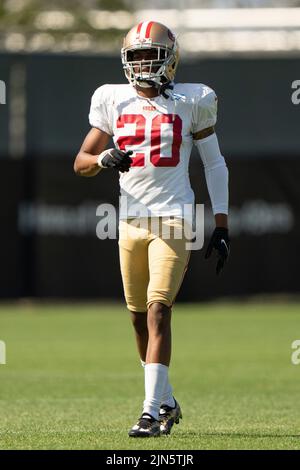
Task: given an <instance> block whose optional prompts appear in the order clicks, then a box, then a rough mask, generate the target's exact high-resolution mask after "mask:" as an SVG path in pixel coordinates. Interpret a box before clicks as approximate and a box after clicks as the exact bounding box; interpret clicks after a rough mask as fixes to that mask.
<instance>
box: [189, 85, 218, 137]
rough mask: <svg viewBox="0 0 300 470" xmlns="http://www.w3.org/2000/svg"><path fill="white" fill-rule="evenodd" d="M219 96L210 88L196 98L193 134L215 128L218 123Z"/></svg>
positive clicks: (193, 114)
mask: <svg viewBox="0 0 300 470" xmlns="http://www.w3.org/2000/svg"><path fill="white" fill-rule="evenodd" d="M217 109H218V106H217V96H216V94H215V92H214V90H212V89H211V88H209V87H204V88H203V89H202V90H201V93H199V94H197V95H196V96H195V98H194V103H193V109H192V129H191V130H192V134H195V133H196V132H198V131H202V130H203V129H206V128H207V127H211V126H214V125H215V124H216V122H217Z"/></svg>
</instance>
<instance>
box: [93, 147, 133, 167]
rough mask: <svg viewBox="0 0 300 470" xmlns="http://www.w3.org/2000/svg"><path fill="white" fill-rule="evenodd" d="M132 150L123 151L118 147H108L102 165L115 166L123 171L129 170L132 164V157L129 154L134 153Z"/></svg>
mask: <svg viewBox="0 0 300 470" xmlns="http://www.w3.org/2000/svg"><path fill="white" fill-rule="evenodd" d="M132 153H133V152H132V151H131V150H129V151H128V152H123V151H122V150H118V149H108V150H107V151H106V153H105V155H104V157H103V158H102V160H101V165H102V166H103V167H105V168H115V169H116V170H118V171H121V173H124V172H125V171H129V168H130V165H131V163H132V158H130V156H129V155H132Z"/></svg>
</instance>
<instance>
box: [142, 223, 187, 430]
mask: <svg viewBox="0 0 300 470" xmlns="http://www.w3.org/2000/svg"><path fill="white" fill-rule="evenodd" d="M165 223H167V224H168V225H170V226H171V227H172V229H174V228H180V227H181V228H182V221H181V220H177V219H175V220H172V219H170V220H167V221H165ZM148 251H149V271H150V282H149V286H148V302H147V304H148V332H149V339H148V349H147V357H146V367H145V385H146V398H145V402H144V411H145V412H148V413H149V414H151V415H152V416H153V417H154V418H156V417H157V414H158V412H159V409H160V405H162V406H161V409H160V414H161V415H163V416H161V418H163V426H162V431H163V432H164V433H166V434H168V433H169V432H170V430H171V427H172V426H173V424H174V422H179V418H180V417H181V410H180V407H179V405H178V403H177V402H176V401H175V400H174V398H173V394H172V387H171V386H170V384H169V380H168V366H169V363H170V358H171V306H172V304H173V302H174V300H175V297H176V295H177V292H178V290H179V288H180V285H181V283H182V280H183V276H184V273H185V271H186V268H187V263H188V260H189V252H188V251H187V250H186V239H185V237H184V236H182V237H181V238H179V239H177V238H176V237H175V234H174V230H171V232H170V237H169V238H167V239H163V238H162V236H158V237H157V236H156V237H154V239H153V240H152V241H151V243H150V244H149V250H148Z"/></svg>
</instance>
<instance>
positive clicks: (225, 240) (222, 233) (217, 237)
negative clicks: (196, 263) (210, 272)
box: [205, 227, 230, 275]
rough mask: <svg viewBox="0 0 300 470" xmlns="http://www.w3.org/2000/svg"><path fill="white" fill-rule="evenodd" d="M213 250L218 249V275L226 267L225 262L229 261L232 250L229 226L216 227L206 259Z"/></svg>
mask: <svg viewBox="0 0 300 470" xmlns="http://www.w3.org/2000/svg"><path fill="white" fill-rule="evenodd" d="M213 250H216V252H217V257H218V262H217V267H216V273H217V275H218V274H220V272H221V270H222V269H223V268H224V264H225V262H226V261H227V259H228V256H229V252H230V239H229V236H228V229H227V228H225V227H216V228H215V230H214V232H213V234H212V236H211V239H210V241H209V244H208V247H207V250H206V253H205V259H207V258H209V257H210V255H211V254H212V251H213Z"/></svg>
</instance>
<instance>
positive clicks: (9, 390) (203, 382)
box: [0, 303, 300, 450]
mask: <svg viewBox="0 0 300 470" xmlns="http://www.w3.org/2000/svg"><path fill="white" fill-rule="evenodd" d="M0 339H1V340H3V341H5V343H6V348H7V364H6V365H0V449H151V450H153V449H172V450H177V449H180V450H183V449H300V409H299V389H300V365H298V366H296V365H292V363H291V354H292V349H291V343H292V341H294V340H295V339H300V305H299V304H297V303H293V304H277V305H275V304H268V303H266V304H263V303H262V304H259V303H255V304H254V303H249V304H242V303H233V304H209V305H208V304H203V305H202V304H199V305H183V304H181V305H180V304H178V305H176V306H175V308H174V311H173V360H172V365H171V368H170V378H171V381H172V384H173V386H174V392H175V396H176V397H177V399H178V401H179V402H180V404H181V407H182V411H183V420H182V421H181V423H180V425H179V426H175V427H174V429H173V432H172V435H171V436H162V437H160V438H156V439H130V438H129V437H127V431H128V429H129V428H130V427H131V426H132V425H133V423H134V422H135V421H136V419H137V418H138V416H139V414H140V412H141V405H142V401H143V398H144V397H143V369H142V367H141V365H140V363H139V360H138V356H137V353H136V348H135V343H134V335H133V330H132V327H131V324H130V319H129V315H128V312H127V310H126V308H125V307H124V306H123V305H118V304H116V305H108V304H99V305H77V306H76V305H55V304H53V305H47V306H41V305H28V306H26V305H25V306H24V305H23V306H22V305H19V306H18V305H17V306H4V305H2V306H0Z"/></svg>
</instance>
